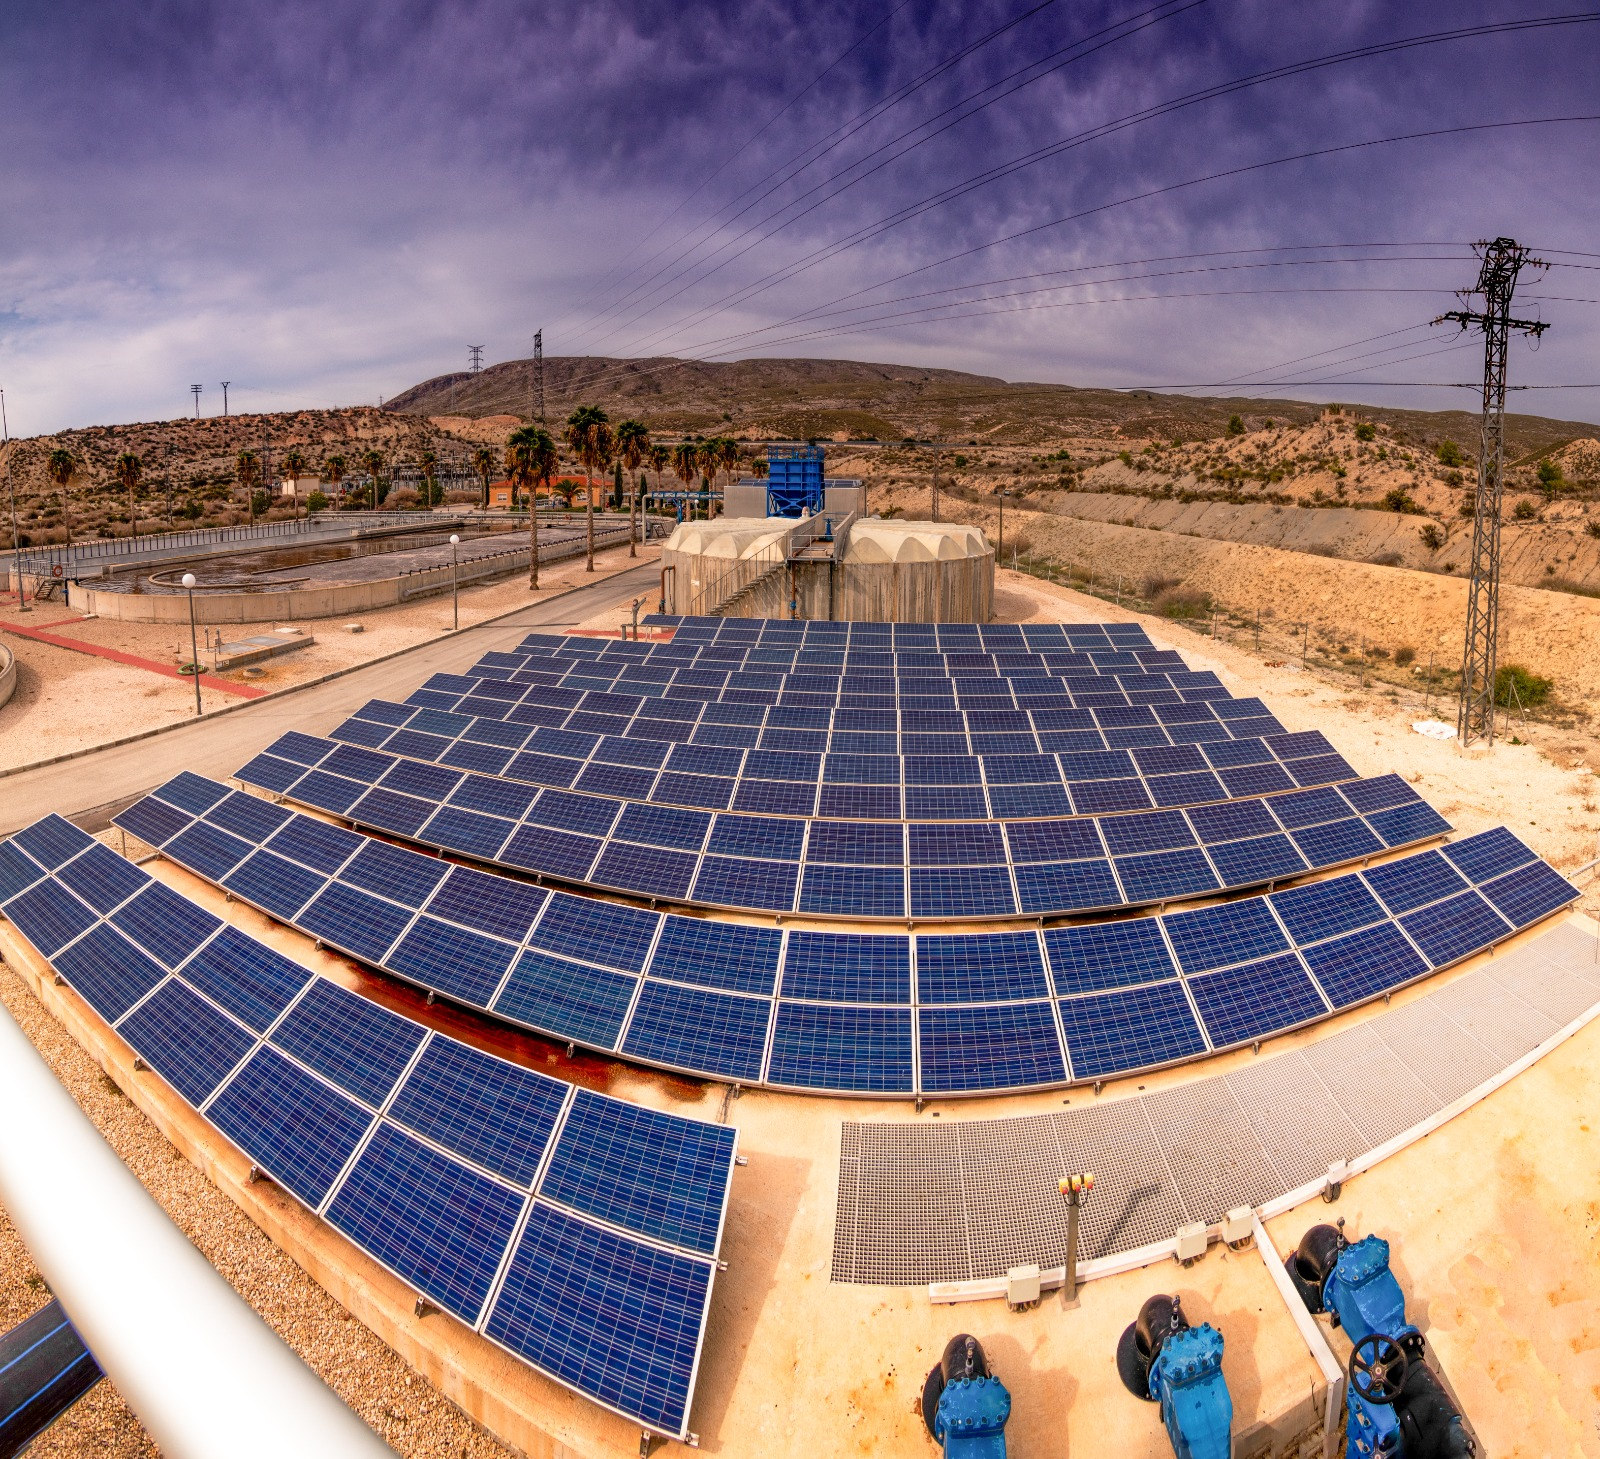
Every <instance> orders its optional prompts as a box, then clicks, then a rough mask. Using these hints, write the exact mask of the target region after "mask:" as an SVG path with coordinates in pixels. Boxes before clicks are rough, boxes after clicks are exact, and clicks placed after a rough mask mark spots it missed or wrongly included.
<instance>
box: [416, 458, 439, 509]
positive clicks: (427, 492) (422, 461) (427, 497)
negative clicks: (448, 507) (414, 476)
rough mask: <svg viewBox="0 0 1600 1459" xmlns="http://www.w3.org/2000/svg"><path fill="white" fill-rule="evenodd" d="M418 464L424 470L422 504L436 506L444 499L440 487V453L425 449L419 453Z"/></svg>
mask: <svg viewBox="0 0 1600 1459" xmlns="http://www.w3.org/2000/svg"><path fill="white" fill-rule="evenodd" d="M417 465H418V466H419V467H420V468H421V470H422V505H423V506H425V507H436V506H438V505H439V503H440V502H442V501H443V500H444V492H442V491H441V490H440V489H439V453H438V452H437V451H433V450H424V451H421V452H419V453H418V455H417Z"/></svg>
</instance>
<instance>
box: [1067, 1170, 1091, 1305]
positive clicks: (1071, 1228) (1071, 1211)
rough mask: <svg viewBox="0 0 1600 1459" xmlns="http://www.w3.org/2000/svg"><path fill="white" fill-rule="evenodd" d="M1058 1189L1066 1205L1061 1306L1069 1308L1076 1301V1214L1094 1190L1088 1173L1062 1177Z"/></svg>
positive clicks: (1075, 1173)
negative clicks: (1064, 1260) (1065, 1256)
mask: <svg viewBox="0 0 1600 1459" xmlns="http://www.w3.org/2000/svg"><path fill="white" fill-rule="evenodd" d="M1059 1189H1060V1191H1061V1195H1062V1197H1063V1199H1065V1201H1066V1203H1067V1259H1066V1262H1065V1263H1064V1267H1065V1269H1064V1271H1063V1272H1062V1282H1061V1304H1062V1306H1064V1307H1070V1306H1071V1305H1072V1304H1073V1303H1074V1302H1076V1301H1077V1300H1078V1213H1079V1211H1080V1210H1082V1208H1083V1198H1084V1197H1085V1196H1086V1195H1088V1194H1089V1192H1090V1191H1092V1190H1093V1189H1094V1176H1093V1175H1092V1174H1091V1173H1090V1172H1089V1171H1087V1170H1086V1171H1083V1172H1082V1173H1081V1174H1079V1173H1077V1172H1074V1173H1073V1174H1071V1175H1064V1176H1062V1177H1061V1180H1060V1182H1059Z"/></svg>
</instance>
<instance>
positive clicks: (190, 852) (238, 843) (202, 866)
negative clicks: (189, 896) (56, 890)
mask: <svg viewBox="0 0 1600 1459" xmlns="http://www.w3.org/2000/svg"><path fill="white" fill-rule="evenodd" d="M165 849H166V854H167V855H168V856H170V857H171V858H172V859H173V860H174V861H176V862H178V863H179V864H181V865H183V866H187V867H191V868H193V869H194V870H195V871H197V872H199V873H200V875H201V876H203V877H205V878H206V879H207V880H208V881H221V880H222V878H223V877H225V876H226V875H227V874H228V873H229V872H230V871H232V870H233V869H234V867H236V866H237V865H238V864H239V863H240V862H241V861H243V860H244V859H245V857H247V856H248V855H249V854H250V853H251V852H252V851H253V850H254V849H255V847H254V845H253V844H252V843H251V842H249V841H243V840H240V838H239V837H237V836H233V835H230V834H229V833H228V832H227V831H220V830H218V829H217V828H216V827H215V826H213V825H211V824H210V823H209V822H208V821H196V822H195V823H194V824H193V825H192V826H190V827H189V829H188V830H187V831H184V832H183V833H182V834H181V835H179V836H175V837H173V839H172V840H171V841H169V842H168V843H167V845H166V848H165ZM68 869H69V870H70V868H68Z"/></svg>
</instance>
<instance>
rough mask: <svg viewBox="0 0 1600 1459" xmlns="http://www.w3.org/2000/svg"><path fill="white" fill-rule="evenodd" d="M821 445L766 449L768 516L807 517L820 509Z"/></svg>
mask: <svg viewBox="0 0 1600 1459" xmlns="http://www.w3.org/2000/svg"><path fill="white" fill-rule="evenodd" d="M822 462H823V450H822V447H821V446H769V447H768V448H767V515H768V516H769V517H809V516H811V515H813V514H814V513H816V512H820V511H821V510H822Z"/></svg>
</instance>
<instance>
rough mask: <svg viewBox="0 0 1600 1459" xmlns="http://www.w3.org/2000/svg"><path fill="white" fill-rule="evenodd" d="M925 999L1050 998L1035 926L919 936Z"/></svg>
mask: <svg viewBox="0 0 1600 1459" xmlns="http://www.w3.org/2000/svg"><path fill="white" fill-rule="evenodd" d="M916 948H917V1001H918V1002H919V1003H923V1004H928V1003H993V1002H1003V1001H1010V1000H1017V999H1032V998H1048V997H1049V996H1050V985H1049V983H1048V982H1046V980H1045V974H1044V962H1043V959H1042V958H1041V957H1040V955H1039V939H1038V937H1037V936H1036V935H1035V934H1034V933H1032V932H1002V933H975V934H971V935H966V936H948V935H931V936H929V935H925V936H922V937H919V938H917V940H916Z"/></svg>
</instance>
